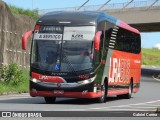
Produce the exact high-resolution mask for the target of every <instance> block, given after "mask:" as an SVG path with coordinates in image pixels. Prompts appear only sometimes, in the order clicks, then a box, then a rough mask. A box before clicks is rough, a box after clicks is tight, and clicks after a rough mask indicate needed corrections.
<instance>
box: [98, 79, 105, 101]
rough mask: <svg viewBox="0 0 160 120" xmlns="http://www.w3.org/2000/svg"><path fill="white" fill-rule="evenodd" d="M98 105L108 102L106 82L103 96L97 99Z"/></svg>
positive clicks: (103, 86)
mask: <svg viewBox="0 0 160 120" xmlns="http://www.w3.org/2000/svg"><path fill="white" fill-rule="evenodd" d="M97 102H98V103H105V102H106V86H105V82H104V83H103V85H102V96H101V97H99V98H97Z"/></svg>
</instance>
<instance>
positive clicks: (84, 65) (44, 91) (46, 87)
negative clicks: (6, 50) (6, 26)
mask: <svg viewBox="0 0 160 120" xmlns="http://www.w3.org/2000/svg"><path fill="white" fill-rule="evenodd" d="M32 34H33V37H32V46H31V60H30V95H31V96H32V97H36V96H40V97H44V99H45V101H46V103H53V102H55V100H56V97H73V98H94V99H95V100H97V102H99V103H103V102H105V101H106V97H107V96H112V95H115V96H118V97H121V98H127V99H129V98H131V95H132V93H136V92H137V91H138V90H139V87H140V76H141V39H140V32H139V31H138V30H137V29H135V28H133V27H131V26H129V25H128V24H126V23H125V22H123V21H121V20H118V19H116V18H115V17H113V16H111V15H109V14H106V13H104V12H93V11H83V12H64V11H59V12H50V13H47V14H45V15H43V16H42V17H41V18H39V19H38V20H37V22H36V25H35V28H34V30H33V31H28V32H26V33H25V34H24V35H23V37H22V48H23V49H24V50H26V48H27V40H28V38H29V36H30V35H32Z"/></svg>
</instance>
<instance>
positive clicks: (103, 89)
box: [102, 85, 105, 99]
mask: <svg viewBox="0 0 160 120" xmlns="http://www.w3.org/2000/svg"><path fill="white" fill-rule="evenodd" d="M104 96H105V86H104V85H103V86H102V99H104Z"/></svg>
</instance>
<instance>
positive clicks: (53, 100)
mask: <svg viewBox="0 0 160 120" xmlns="http://www.w3.org/2000/svg"><path fill="white" fill-rule="evenodd" d="M44 99H45V101H46V103H47V104H52V103H55V100H56V97H44Z"/></svg>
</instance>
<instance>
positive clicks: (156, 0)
mask: <svg viewBox="0 0 160 120" xmlns="http://www.w3.org/2000/svg"><path fill="white" fill-rule="evenodd" d="M158 1H159V0H155V1H154V2H153V3H152V4H151V5H150V6H149V7H148V8H147V9H146V10H148V9H150V8H151V7H152V6H153V5H154V4H156V3H157V2H158Z"/></svg>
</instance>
